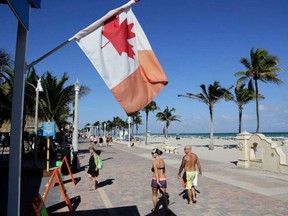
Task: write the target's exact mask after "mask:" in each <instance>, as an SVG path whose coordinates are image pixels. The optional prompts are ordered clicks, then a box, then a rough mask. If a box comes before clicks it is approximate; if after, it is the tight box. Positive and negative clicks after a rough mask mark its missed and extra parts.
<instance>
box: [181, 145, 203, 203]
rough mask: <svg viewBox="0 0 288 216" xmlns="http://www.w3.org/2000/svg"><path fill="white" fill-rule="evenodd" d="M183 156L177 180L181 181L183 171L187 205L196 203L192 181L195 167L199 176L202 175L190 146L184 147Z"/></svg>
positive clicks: (196, 157) (197, 160)
mask: <svg viewBox="0 0 288 216" xmlns="http://www.w3.org/2000/svg"><path fill="white" fill-rule="evenodd" d="M184 152H185V156H184V157H183V159H182V163H181V165H180V168H179V172H178V178H179V179H181V173H182V171H183V169H184V171H185V172H186V181H187V182H186V189H187V193H188V204H192V202H193V203H196V194H195V187H194V186H193V180H194V178H195V173H196V166H197V167H198V170H199V175H202V171H201V165H200V162H199V159H198V156H197V155H196V154H194V153H192V148H191V146H190V145H186V146H185V147H184Z"/></svg>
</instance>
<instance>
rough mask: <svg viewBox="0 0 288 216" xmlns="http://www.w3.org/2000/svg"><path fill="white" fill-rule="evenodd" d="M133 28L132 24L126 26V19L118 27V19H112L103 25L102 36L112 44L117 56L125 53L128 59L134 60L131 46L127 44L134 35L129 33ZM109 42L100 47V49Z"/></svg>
mask: <svg viewBox="0 0 288 216" xmlns="http://www.w3.org/2000/svg"><path fill="white" fill-rule="evenodd" d="M133 26H134V23H130V24H128V25H127V19H125V20H124V21H123V22H122V23H121V24H120V25H119V17H112V18H111V19H109V20H107V21H106V22H105V23H104V30H103V31H102V34H103V35H104V36H105V37H106V38H107V39H108V40H109V42H111V43H112V45H113V46H114V48H115V49H116V50H117V52H118V53H119V55H122V53H123V52H126V53H127V55H128V56H129V57H130V58H134V55H135V53H134V51H133V46H132V45H131V44H130V43H129V42H128V40H129V39H131V38H133V37H135V33H134V32H132V31H131V29H132V28H133ZM109 42H107V43H106V44H105V45H104V46H102V48H104V47H105V46H106V45H107V44H108V43H109Z"/></svg>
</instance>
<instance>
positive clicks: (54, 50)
mask: <svg viewBox="0 0 288 216" xmlns="http://www.w3.org/2000/svg"><path fill="white" fill-rule="evenodd" d="M72 40H73V39H72V38H70V39H69V40H66V41H65V42H63V43H62V44H60V45H59V46H57V47H55V48H54V49H52V50H50V51H49V52H47V53H46V54H45V55H43V56H41V57H40V58H38V59H37V60H35V61H33V62H32V63H30V64H29V65H28V66H27V68H26V71H29V70H30V68H32V67H33V66H35V65H36V64H38V63H39V62H40V61H42V60H43V59H45V58H47V57H48V56H50V55H51V54H53V53H54V52H56V51H57V50H59V49H61V48H62V47H64V46H65V45H67V44H68V43H70V42H71V41H72Z"/></svg>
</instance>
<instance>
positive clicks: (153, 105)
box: [142, 101, 159, 145]
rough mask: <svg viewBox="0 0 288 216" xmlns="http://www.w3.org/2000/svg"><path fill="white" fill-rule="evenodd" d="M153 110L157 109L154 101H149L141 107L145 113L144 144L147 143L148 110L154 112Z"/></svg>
mask: <svg viewBox="0 0 288 216" xmlns="http://www.w3.org/2000/svg"><path fill="white" fill-rule="evenodd" d="M155 110H159V107H158V106H157V104H156V102H155V101H151V102H150V103H149V104H148V105H147V106H146V107H144V108H143V109H142V111H144V112H145V113H146V129H145V145H147V133H148V115H149V112H154V111H155Z"/></svg>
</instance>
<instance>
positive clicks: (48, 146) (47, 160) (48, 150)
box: [46, 137, 50, 173]
mask: <svg viewBox="0 0 288 216" xmlns="http://www.w3.org/2000/svg"><path fill="white" fill-rule="evenodd" d="M49 170H50V137H47V159H46V171H47V173H49Z"/></svg>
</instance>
